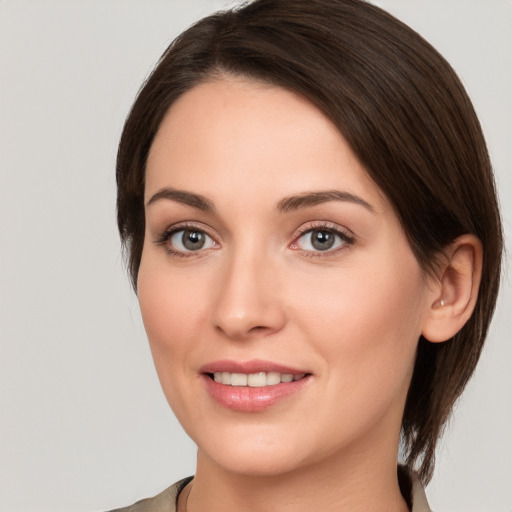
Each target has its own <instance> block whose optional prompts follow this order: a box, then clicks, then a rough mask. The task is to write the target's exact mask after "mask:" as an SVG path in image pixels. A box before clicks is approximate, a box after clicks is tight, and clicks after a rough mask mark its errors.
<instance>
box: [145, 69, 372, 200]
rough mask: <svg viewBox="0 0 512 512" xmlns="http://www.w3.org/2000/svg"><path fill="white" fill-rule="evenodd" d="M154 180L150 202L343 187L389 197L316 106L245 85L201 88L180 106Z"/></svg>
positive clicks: (151, 173) (164, 135)
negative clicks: (161, 190)
mask: <svg viewBox="0 0 512 512" xmlns="http://www.w3.org/2000/svg"><path fill="white" fill-rule="evenodd" d="M146 178H147V179H146V185H147V186H146V196H148V195H150V194H152V193H154V192H155V191H156V189H157V188H158V187H163V186H174V187H176V188H184V189H188V188H190V187H191V186H192V187H193V188H194V191H196V192H198V193H202V194H204V195H209V194H211V193H213V192H214V191H215V190H221V189H225V190H231V191H236V193H237V194H240V195H242V194H243V193H244V192H247V193H249V192H250V191H251V190H252V192H253V193H254V191H255V190H259V191H266V190H268V189H272V190H273V191H274V193H275V195H279V194H280V195H287V194H292V193H299V192H301V191H302V190H303V189H304V188H306V189H328V188H330V189H339V188H340V187H341V188H343V189H350V191H351V192H352V193H355V194H357V195H361V194H363V193H365V194H371V195H378V196H380V195H381V194H380V192H379V190H378V189H377V187H376V185H375V184H374V182H373V181H372V180H371V178H370V177H369V176H368V174H367V172H366V170H365V169H364V167H363V166H362V165H361V163H360V162H359V161H358V159H357V158H356V156H355V155H354V153H353V152H352V150H351V149H350V147H349V146H348V144H347V143H346V141H345V140H344V138H343V137H342V135H341V134H340V132H339V130H338V129H337V128H336V127H335V126H334V124H333V123H332V122H331V120H330V119H329V118H328V117H327V116H326V115H324V114H323V113H322V112H321V111H320V110H319V109H318V108H317V107H316V106H314V105H313V104H312V103H311V102H310V101H309V100H307V99H305V98H304V97H302V96H300V95H298V94H296V93H294V92H291V91H289V90H286V89H284V88H281V87H277V86H273V85H269V84H266V83H262V82H259V81H253V80H250V79H246V78H238V77H234V78H233V77H229V78H225V79H222V80H215V81H212V82H207V83H203V84H201V85H198V86H196V87H194V88H193V89H191V90H190V91H188V92H187V93H185V94H184V95H182V96H181V97H180V98H179V99H178V100H177V101H176V102H175V103H174V104H173V105H172V107H171V108H170V109H169V111H168V112H167V114H166V116H165V117H164V119H163V121H162V123H161V126H160V129H159V131H158V133H157V135H156V137H155V139H154V141H153V144H152V147H151V150H150V154H149V157H148V165H147V177H146ZM374 201H375V199H374Z"/></svg>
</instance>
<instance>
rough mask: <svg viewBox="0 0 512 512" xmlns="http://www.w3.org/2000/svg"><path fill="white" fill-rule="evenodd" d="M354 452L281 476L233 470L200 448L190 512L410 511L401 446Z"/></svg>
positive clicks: (189, 504)
mask: <svg viewBox="0 0 512 512" xmlns="http://www.w3.org/2000/svg"><path fill="white" fill-rule="evenodd" d="M349 451H350V450H346V451H344V453H343V455H342V456H341V457H340V456H339V455H337V454H336V455H333V456H332V457H331V458H329V459H323V460H322V462H321V463H317V464H311V465H308V466H305V467H302V468H300V469H297V470H294V471H290V472H288V473H284V474H279V475H247V474H239V473H233V472H230V471H227V470H226V469H224V468H222V467H220V466H218V465H217V464H216V463H215V461H213V460H212V459H210V458H209V457H208V456H207V455H206V454H204V453H201V452H199V453H198V465H197V473H196V477H195V479H194V482H193V485H192V487H191V492H190V495H189V496H188V507H187V512H204V511H208V512H234V511H235V510H236V511H239V510H245V511H248V512H275V510H279V511H280V512H306V511H307V512H310V511H311V510H315V509H316V510H321V511H322V512H330V511H333V512H334V511H336V512H349V511H350V512H363V511H365V512H367V511H368V510H372V511H375V512H377V511H378V512H407V511H408V508H407V505H406V502H405V500H404V499H403V497H402V495H401V493H400V488H399V484H398V477H397V467H396V451H395V452H394V453H393V456H392V458H390V457H386V456H383V455H385V454H383V453H382V452H381V451H380V452H377V453H372V454H368V453H361V452H360V451H358V450H357V449H356V450H353V452H352V453H347V452H349ZM340 459H341V460H340Z"/></svg>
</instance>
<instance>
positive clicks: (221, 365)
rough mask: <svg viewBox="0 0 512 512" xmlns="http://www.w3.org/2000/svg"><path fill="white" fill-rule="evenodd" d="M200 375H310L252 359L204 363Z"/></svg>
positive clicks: (301, 370) (300, 370)
mask: <svg viewBox="0 0 512 512" xmlns="http://www.w3.org/2000/svg"><path fill="white" fill-rule="evenodd" d="M199 371H200V372H201V373H215V372H229V373H247V374H250V373H259V372H277V373H291V374H293V375H299V374H302V373H310V372H308V371H307V370H304V369H300V368H294V367H291V366H287V365H283V364H280V363H274V362H272V361H263V360H259V359H253V360H251V361H232V360H230V359H225V360H221V361H212V362H211V363H206V364H205V365H203V366H201V368H200V369H199Z"/></svg>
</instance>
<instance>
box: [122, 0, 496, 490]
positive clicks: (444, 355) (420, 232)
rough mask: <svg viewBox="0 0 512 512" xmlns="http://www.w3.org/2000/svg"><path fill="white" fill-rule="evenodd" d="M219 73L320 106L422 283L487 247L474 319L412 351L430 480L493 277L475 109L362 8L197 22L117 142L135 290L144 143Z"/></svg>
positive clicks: (412, 415)
mask: <svg viewBox="0 0 512 512" xmlns="http://www.w3.org/2000/svg"><path fill="white" fill-rule="evenodd" d="M226 73H229V74H235V75H244V76H247V77H253V78H255V79H258V80H263V81H265V82H268V83H272V84H275V85H278V86H282V87H285V88H287V89H290V90H293V91H295V92H297V93H299V94H301V95H303V96H304V97H306V98H308V99H309V100H310V101H311V102H312V103H314V104H315V105H317V106H318V107H319V108H320V109H321V110H322V111H323V112H324V113H325V115H326V116H327V117H329V118H330V119H331V120H332V121H333V122H334V123H335V125H336V126H337V127H338V129H339V130H340V132H341V134H342V135H343V136H344V137H345V139H346V140H347V142H348V143H349V145H350V146H351V148H352V150H353V151H354V153H355V154H356V155H357V157H358V158H359V160H360V161H361V162H362V163H363V165H364V166H365V168H366V170H367V172H368V174H369V175H370V176H371V177H372V179H373V180H374V181H375V182H376V183H377V185H378V186H379V187H380V188H381V189H382V191H383V192H384V193H385V194H386V196H387V197H388V199H389V200H390V201H391V203H392V204H393V206H394V208H395V211H396V214H397V215H398V217H399V219H400V221H401V224H402V226H403V229H404V231H405V233H406V235H407V237H408V240H409V243H410V245H411V247H412V250H413V251H414V254H415V255H416V258H417V259H418V261H419V263H420V265H421V266H422V268H423V269H424V271H425V272H430V271H432V270H433V265H434V264H435V261H436V256H438V255H439V254H440V251H442V249H443V248H444V247H446V246H447V245H448V244H449V243H451V242H452V241H453V240H454V239H455V238H457V237H458V236H460V235H462V234H464V233H473V234H475V235H476V236H478V238H479V239H480V240H481V242H482V245H483V248H484V260H483V275H482V282H481V286H480V291H479V297H478V301H477V304H476V308H475V311H474V313H473V315H472V317H471V318H470V320H469V321H468V322H467V324H466V325H465V326H464V327H463V328H462V329H461V331H460V332H459V333H457V334H456V335H455V336H454V337H453V338H452V339H451V340H449V341H447V342H446V343H436V344H434V343H429V342H428V341H427V340H425V339H423V338H421V339H420V340H419V346H418V354H417V360H416V365H415V369H414V374H413V378H412V382H411V386H410V390H409V394H408V397H407V402H406V406H405V411H404V416H403V422H402V446H403V449H404V452H405V455H406V458H407V459H406V462H407V463H408V464H409V465H411V466H414V465H415V464H416V465H419V473H420V476H421V478H422V479H423V480H424V481H425V482H427V481H428V480H429V479H430V477H431V475H432V470H433V465H434V457H435V447H436V442H437V440H438V438H439V436H440V435H441V433H442V429H443V426H444V425H445V423H446V421H447V419H448V417H449V414H450V411H451V410H452V407H453V405H454V403H455V401H456V399H457V398H458V397H459V395H460V393H461V392H462V390H463V389H464V387H465V385H466V383H467V381H468V379H469V378H470V376H471V374H472V373H473V370H474V368H475V365H476V363H477V360H478V358H479V355H480V351H481V348H482V345H483V342H484V339H485V336H486V333H487V330H488V326H489V323H490V320H491V317H492V314H493V311H494V306H495V302H496V297H497V293H498V286H499V279H500V266H501V254H502V232H501V223H500V215H499V211H498V206H497V200H496V193H495V185H494V180H493V175H492V169H491V164H490V161H489V156H488V153H487V149H486V144H485V140H484V137H483V135H482V131H481V128H480V125H479V122H478V119H477V117H476V114H475V112H474V109H473V107H472V105H471V102H470V100H469V98H468V96H467V94H466V92H465V91H464V88H463V86H462V85H461V83H460V81H459V79H458V77H457V76H456V74H455V72H454V71H453V70H452V68H451V67H450V65H449V64H448V63H447V62H446V61H445V60H444V58H443V57H442V56H441V55H440V54H439V53H438V52H437V51H436V50H435V49H434V48H433V47H432V46H431V45H430V44H428V43H427V42H426V41H425V40H424V39H423V38H422V37H421V36H419V35H418V34H417V33H416V32H414V31H413V30H412V29H410V28H409V27H408V26H406V25H404V24H403V23H401V22H400V21H398V20H397V19H395V18H394V17H392V16H391V15H389V14H388V13H386V12H385V11H383V10H381V9H379V8H377V7H375V6H373V5H370V4H368V3H366V2H364V1H362V0H256V1H254V2H252V3H248V4H247V5H244V6H242V7H240V8H237V9H233V10H229V11H226V12H221V13H217V14H214V15H212V16H209V17H207V18H204V19H202V20H201V21H199V22H197V23H196V24H195V25H193V26H192V27H191V28H189V29H188V30H187V31H185V32H184V33H183V34H182V35H180V36H179V37H178V38H177V39H176V40H175V41H174V42H173V43H172V44H171V45H170V46H169V48H168V49H167V50H166V51H165V53H164V54H163V56H162V57H161V59H160V61H159V62H158V64H157V66H156V68H155V70H154V71H153V73H152V74H151V75H150V77H149V79H148V80H147V81H146V83H145V84H144V86H143V88H142V89H141V91H140V92H139V95H138V97H137V99H136V101H135V103H134V105H133V107H132V110H131V112H130V114H129V116H128V118H127V120H126V124H125V127H124V131H123V134H122V138H121V142H120V145H119V153H118V160H117V183H118V196H117V212H118V226H119V231H120V234H121V239H122V241H123V243H124V244H125V247H126V248H127V250H128V257H129V270H130V274H131V278H132V282H133V285H134V288H135V289H136V280H137V274H138V269H139V264H140V259H141V254H142V247H143V240H144V226H145V217H144V202H143V197H144V174H145V164H146V158H147V155H148V152H149V149H150V146H151V144H152V141H153V138H154V136H155V134H156V132H157V130H158V128H159V125H160V123H161V121H162V118H163V117H164V115H165V113H166V112H167V110H168V109H169V107H170V106H171V105H172V103H173V102H174V101H175V100H176V99H177V98H178V97H179V96H180V95H182V94H183V93H184V92H186V91H187V90H189V89H191V88H192V87H194V86H195V85H197V84H199V83H201V82H205V81H208V80H211V79H214V78H215V77H216V76H218V75H222V74H226Z"/></svg>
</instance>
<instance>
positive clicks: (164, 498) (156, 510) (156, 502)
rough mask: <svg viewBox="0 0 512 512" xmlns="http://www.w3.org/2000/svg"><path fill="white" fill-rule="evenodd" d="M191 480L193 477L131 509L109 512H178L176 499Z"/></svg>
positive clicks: (139, 502) (135, 504)
mask: <svg viewBox="0 0 512 512" xmlns="http://www.w3.org/2000/svg"><path fill="white" fill-rule="evenodd" d="M190 480H192V477H189V478H184V479H183V480H180V481H179V482H176V483H175V484H173V485H171V486H170V487H168V488H167V489H165V491H162V492H161V493H160V494H157V495H156V496H153V497H152V498H146V499H143V500H140V501H137V503H134V504H133V505H130V506H129V507H123V508H116V509H115V510H110V511H109V512H176V499H177V498H178V495H179V494H180V492H181V490H182V489H183V488H184V487H185V486H186V485H187V484H188V483H189V482H190Z"/></svg>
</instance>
